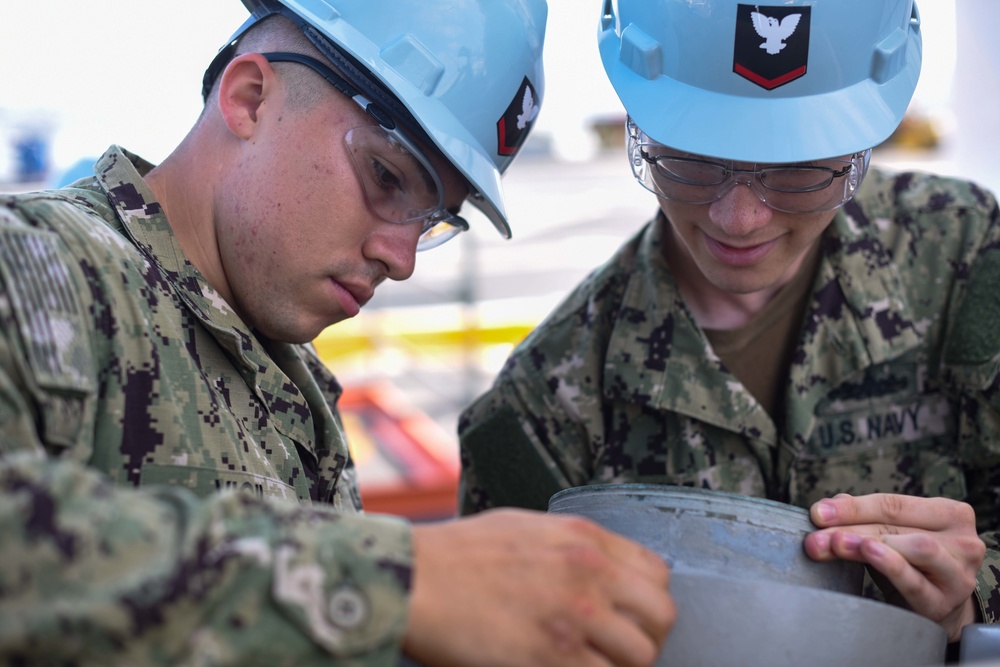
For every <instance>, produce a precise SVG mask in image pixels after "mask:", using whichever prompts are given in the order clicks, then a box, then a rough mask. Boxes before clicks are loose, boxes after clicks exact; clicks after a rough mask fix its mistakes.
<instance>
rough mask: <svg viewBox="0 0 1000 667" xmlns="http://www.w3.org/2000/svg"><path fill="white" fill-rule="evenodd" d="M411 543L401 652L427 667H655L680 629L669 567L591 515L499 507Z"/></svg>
mask: <svg viewBox="0 0 1000 667" xmlns="http://www.w3.org/2000/svg"><path fill="white" fill-rule="evenodd" d="M413 535H414V542H413V544H414V580H413V587H412V592H411V601H410V615H409V620H408V626H407V633H406V637H405V639H404V646H405V648H406V650H407V652H408V653H409V654H410V655H411V657H413V658H415V659H417V660H419V661H421V662H423V663H425V664H462V665H466V666H475V665H511V666H512V667H513V666H515V665H524V664H531V665H541V666H544V665H566V664H572V665H581V666H584V667H589V666H590V665H595V666H604V665H616V666H621V667H648V665H651V664H653V663H654V661H655V660H656V658H657V656H658V654H659V651H660V648H661V646H662V644H663V642H664V640H665V638H666V635H667V633H668V632H669V630H670V628H671V627H672V626H673V623H674V618H675V610H674V605H673V600H672V599H671V597H670V594H669V591H668V585H669V579H670V573H669V569H668V568H667V566H666V564H665V563H664V562H663V560H662V559H661V558H660V557H658V556H657V555H656V554H654V553H653V552H651V551H649V550H648V549H645V548H644V547H642V546H640V545H638V544H636V543H635V542H632V541H631V540H627V539H625V538H624V537H621V536H620V535H616V534H614V533H611V532H609V531H607V530H605V529H603V528H601V527H599V526H598V525H597V524H595V523H593V522H591V521H588V520H586V519H582V518H578V517H570V516H556V515H547V514H541V513H536V512H524V511H517V510H494V511H491V512H484V513H482V514H479V515H476V516H475V517H470V518H468V519H461V520H457V521H453V522H443V523H440V524H430V525H424V526H415V527H414V529H413Z"/></svg>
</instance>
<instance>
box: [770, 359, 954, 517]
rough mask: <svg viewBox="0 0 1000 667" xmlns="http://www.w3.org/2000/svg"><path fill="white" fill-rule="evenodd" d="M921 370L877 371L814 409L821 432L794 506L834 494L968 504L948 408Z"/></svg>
mask: <svg viewBox="0 0 1000 667" xmlns="http://www.w3.org/2000/svg"><path fill="white" fill-rule="evenodd" d="M925 376H926V374H925V373H924V370H923V367H922V366H919V365H917V364H907V365H903V366H895V367H892V366H885V367H877V368H876V369H875V370H873V371H870V372H869V373H868V374H866V376H865V377H864V378H863V379H862V380H861V381H860V382H857V383H845V384H843V385H841V386H840V387H838V388H837V389H836V390H835V391H834V392H832V393H831V394H830V396H829V397H828V399H827V400H826V401H824V402H822V403H820V405H819V406H818V407H817V410H816V417H817V419H816V424H815V427H814V428H813V431H812V434H811V436H810V437H809V439H808V441H807V443H806V445H805V447H803V449H802V451H801V452H800V453H799V456H798V457H797V458H796V461H795V463H794V464H793V469H792V481H791V485H790V493H791V498H792V502H793V503H795V504H798V505H801V506H806V505H808V504H810V503H812V502H815V501H816V500H819V499H820V498H825V497H830V496H833V495H836V494H837V493H850V494H855V495H861V494H868V493H902V494H908V495H921V496H947V497H950V498H963V497H964V496H965V478H964V475H963V473H962V470H961V468H960V467H959V466H958V463H957V459H956V450H955V434H956V431H957V427H956V419H955V415H954V414H953V409H952V407H951V403H950V401H949V400H948V399H947V397H945V396H944V395H943V394H941V393H939V392H938V391H937V390H936V389H935V388H934V387H929V386H928V383H927V382H926V380H925Z"/></svg>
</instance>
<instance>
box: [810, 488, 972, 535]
mask: <svg viewBox="0 0 1000 667" xmlns="http://www.w3.org/2000/svg"><path fill="white" fill-rule="evenodd" d="M809 516H810V518H811V519H812V521H813V523H814V524H816V525H817V526H819V527H820V528H825V527H830V526H854V525H858V524H877V523H881V524H885V525H889V526H908V527H911V528H919V529H922V530H945V529H947V528H950V527H953V526H955V525H963V524H964V525H968V524H970V523H971V524H972V525H975V512H974V511H973V510H972V508H971V507H970V506H969V505H967V504H966V503H962V502H958V501H956V500H951V499H950V498H920V497H917V496H904V495H900V494H895V493H873V494H869V495H865V496H850V495H847V494H846V493H841V494H838V495H836V496H834V497H833V498H824V499H823V500H820V501H818V502H816V503H814V504H813V506H812V507H811V508H810V510H809Z"/></svg>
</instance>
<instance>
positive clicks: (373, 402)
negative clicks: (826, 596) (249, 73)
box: [0, 0, 1000, 518]
mask: <svg viewBox="0 0 1000 667" xmlns="http://www.w3.org/2000/svg"><path fill="white" fill-rule="evenodd" d="M2 1H3V5H2V6H3V8H4V9H5V10H6V11H5V12H4V18H3V19H2V20H0V66H2V68H3V70H2V71H3V75H2V81H3V85H2V86H0V193H2V192H16V191H21V190H29V189H37V188H39V187H48V186H52V185H55V184H59V183H61V182H65V181H66V180H67V179H68V178H70V176H76V175H78V174H80V173H81V172H80V169H81V167H83V168H85V169H86V170H87V171H88V173H89V168H90V165H91V164H92V162H93V160H94V159H95V158H96V157H97V156H99V155H100V154H101V153H103V152H104V150H105V149H106V148H107V147H108V146H109V145H111V144H113V143H114V144H119V145H121V146H124V147H125V148H128V149H129V150H131V151H132V152H135V153H138V154H139V155H141V156H143V157H145V158H146V159H148V160H150V161H152V162H158V161H160V160H162V159H163V158H164V157H165V156H166V155H167V154H168V153H169V151H170V150H171V149H172V148H173V147H174V146H175V145H176V144H177V143H178V142H179V141H180V140H181V139H182V138H183V136H184V134H185V133H186V132H187V130H188V129H189V127H190V126H191V124H192V123H193V122H194V120H195V119H196V117H197V116H198V114H199V113H200V111H201V98H200V88H201V77H202V74H203V71H204V68H205V67H206V66H207V64H208V63H209V61H211V59H212V57H213V56H214V55H215V53H216V51H217V50H218V48H219V47H221V46H222V45H223V44H224V43H225V42H226V41H227V38H228V37H229V36H230V35H231V34H232V33H233V32H234V31H235V30H236V28H237V27H238V26H239V25H240V24H241V23H242V22H243V20H244V19H245V18H246V10H245V9H244V8H243V6H242V3H241V2H239V0H169V1H168V0H90V1H89V2H86V3H81V2H79V1H78V0H2ZM432 1H433V0H428V2H432ZM602 4H603V2H602V0H549V18H548V28H547V34H546V51H545V68H546V81H545V94H544V101H543V106H542V111H541V113H540V115H539V117H538V120H537V125H536V129H535V131H534V133H533V135H532V136H531V138H530V139H529V140H528V143H527V144H526V145H525V147H524V150H523V151H522V153H521V155H520V156H519V157H518V159H517V161H516V163H515V165H514V166H513V168H512V169H511V170H510V171H509V172H508V174H507V176H506V177H505V189H506V194H507V205H508V212H509V214H510V220H511V226H512V228H513V233H514V237H513V239H511V240H509V241H503V240H502V239H500V238H499V236H497V235H496V233H495V231H494V230H493V228H492V226H491V225H490V224H488V222H487V221H486V220H485V218H483V217H482V216H479V215H477V214H476V213H475V212H472V213H470V214H469V218H470V222H471V223H472V230H471V231H470V233H467V234H463V235H462V236H460V237H459V238H458V239H457V240H455V241H452V242H451V243H449V244H447V245H445V246H442V247H441V248H438V249H435V250H432V251H430V252H428V253H425V254H421V255H419V256H418V260H417V270H416V272H415V274H414V277H413V278H411V279H410V280H408V281H406V282H404V283H392V284H387V285H383V286H382V287H381V288H380V291H379V293H378V295H377V296H376V297H375V299H373V300H372V302H371V303H370V304H369V305H368V306H367V307H366V309H365V311H364V312H363V313H362V314H361V315H359V316H358V317H356V318H354V319H353V320H351V321H349V322H345V323H342V324H339V325H337V326H335V327H332V328H331V329H329V330H327V331H326V332H324V333H323V334H322V335H321V336H320V337H319V338H318V339H317V341H316V347H317V349H318V351H319V352H320V354H321V355H322V356H323V358H324V359H325V360H326V361H327V363H328V364H329V365H330V366H331V368H333V370H334V371H335V372H336V373H337V375H338V377H339V378H340V379H341V381H342V382H343V384H344V385H345V386H346V388H347V394H346V395H345V403H344V415H345V423H346V426H347V428H348V430H349V434H350V438H351V441H352V448H353V453H354V456H355V459H356V460H357V462H358V465H359V468H361V479H362V492H363V495H364V497H365V501H366V504H367V506H368V508H369V509H371V510H377V511H388V512H393V513H400V514H406V515H408V516H412V517H414V518H436V517H440V516H447V515H448V514H450V513H451V512H453V511H454V485H455V477H456V472H457V437H456V435H455V425H456V421H457V416H458V414H459V412H460V411H461V409H462V408H463V407H464V406H465V405H467V404H468V403H469V402H471V401H472V400H473V399H474V398H475V397H476V396H477V395H479V393H481V392H482V391H483V390H484V389H485V388H486V387H487V386H488V385H489V383H490V381H491V380H492V378H493V376H494V375H495V374H496V372H497V371H498V370H499V368H500V366H501V364H502V363H503V360H504V359H505V358H506V356H507V354H508V353H509V352H510V350H511V348H512V347H513V345H514V344H516V343H517V342H518V341H519V340H520V339H521V338H523V336H524V335H526V334H527V332H528V331H530V330H531V328H532V327H534V326H535V325H536V324H537V323H538V322H539V321H541V319H542V318H543V317H544V316H545V314H546V313H548V312H549V311H550V310H551V309H552V308H553V307H554V306H555V305H556V304H557V303H558V302H559V301H560V300H561V299H562V298H563V297H564V296H565V294H566V293H567V291H568V290H569V289H570V288H572V287H573V286H574V285H575V284H576V283H577V282H579V281H580V280H581V279H582V278H583V277H584V276H585V275H586V274H587V273H588V272H589V271H591V270H592V269H593V268H595V267H596V266H598V265H599V264H601V263H602V262H603V261H604V260H605V259H607V258H608V257H609V256H610V255H611V254H612V253H613V252H614V250H615V249H616V248H617V247H618V245H620V244H621V243H622V242H623V241H624V240H626V239H627V238H628V237H629V236H631V235H632V234H633V233H635V232H636V231H637V230H638V229H639V228H640V227H641V226H642V225H643V223H645V222H646V220H647V219H648V218H649V217H651V216H652V214H653V213H654V212H655V206H656V204H655V201H654V198H653V196H652V195H650V194H649V193H647V192H646V191H645V190H643V189H642V188H641V187H639V186H638V185H637V184H635V183H634V181H633V180H632V177H631V174H630V171H629V168H628V164H627V162H626V161H625V157H624V150H623V144H624V139H623V133H622V121H623V119H624V112H623V110H622V108H621V105H620V104H619V102H618V99H617V97H616V96H615V94H614V91H613V90H612V88H611V85H610V84H609V83H608V81H607V79H606V77H605V75H604V70H603V67H602V66H601V63H600V58H599V56H598V52H597V39H596V34H597V21H598V16H599V13H600V9H601V6H602ZM919 9H920V14H921V19H922V31H923V45H924V60H923V70H922V73H921V79H920V83H919V85H918V88H917V91H916V94H915V95H914V99H913V101H912V103H911V105H910V109H909V111H908V113H907V117H906V119H905V121H904V123H903V125H902V126H901V127H900V130H899V131H898V132H897V133H896V134H895V135H894V136H893V137H892V138H891V139H890V140H889V141H888V142H886V144H884V145H882V146H879V147H878V148H877V149H876V150H875V151H874V153H873V161H874V162H875V163H877V164H881V165H883V166H886V167H890V168H915V169H924V170H932V171H937V172H940V173H946V174H953V175H957V176H964V177H968V178H972V179H974V180H977V181H979V182H980V183H981V184H983V185H985V186H987V187H989V188H991V189H993V190H1000V159H998V158H997V150H998V148H1000V114H998V112H997V109H998V108H1000V72H998V69H1000V40H997V39H996V37H995V32H996V26H997V25H998V24H1000V3H998V2H996V0H922V1H921V2H920V3H919ZM467 208H468V207H467Z"/></svg>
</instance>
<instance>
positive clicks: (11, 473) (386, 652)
mask: <svg viewBox="0 0 1000 667" xmlns="http://www.w3.org/2000/svg"><path fill="white" fill-rule="evenodd" d="M149 169H151V165H149V164H148V163H145V162H143V161H142V160H141V159H139V158H137V157H135V156H133V155H130V154H128V153H126V152H124V151H122V150H121V149H119V148H117V147H112V148H111V149H109V150H108V152H107V153H105V155H104V156H103V157H102V158H101V159H100V161H99V162H98V163H97V164H96V165H95V172H96V174H97V178H96V179H84V180H82V181H78V182H77V183H75V184H72V185H71V186H70V187H68V188H65V189H62V190H57V191H48V192H41V193H32V194H25V195H8V196H0V534H2V536H3V539H2V540H0V662H4V663H5V664H6V663H10V664H41V663H44V664H80V665H83V664H92V665H119V664H120V665H124V664H130V665H179V664H201V665H211V664H224V663H225V664H247V665H251V664H253V665H281V664H289V665H291V664H294V665H309V664H320V663H322V664H329V663H330V662H331V656H333V657H336V658H338V659H339V660H338V661H337V664H345V665H383V664H384V665H395V664H397V662H398V655H399V653H398V652H399V642H400V640H401V637H402V633H403V630H404V628H405V625H406V609H407V596H408V590H409V585H410V576H411V556H412V554H411V545H410V530H409V525H408V524H407V523H406V522H404V521H402V520H399V519H393V518H388V517H370V516H365V515H363V514H360V513H359V511H360V499H359V496H358V494H357V486H356V483H355V476H354V468H353V465H352V463H351V461H350V456H349V454H348V449H347V443H346V441H345V438H344V431H343V428H342V426H341V422H340V416H339V414H338V412H337V410H336V402H337V399H338V398H339V396H340V387H339V385H338V384H337V381H336V380H335V378H334V377H333V376H332V375H331V374H330V372H329V371H328V370H327V369H326V368H325V367H324V366H323V364H322V363H321V362H320V360H319V359H318V358H317V357H316V355H315V353H314V352H313V351H312V349H311V347H309V346H292V345H287V344H277V343H265V342H263V341H262V340H260V339H258V338H257V337H255V336H254V334H253V333H251V331H249V330H248V329H247V327H246V325H245V324H244V323H243V322H242V321H241V320H240V319H239V318H238V317H237V315H236V314H235V313H234V312H233V311H232V310H231V309H230V308H229V307H228V305H227V304H226V302H225V301H224V300H223V299H222V298H221V297H220V296H219V294H218V293H217V292H215V291H214V290H213V289H212V288H211V287H210V286H209V285H208V283H207V282H206V281H205V279H204V277H203V276H202V275H201V274H200V273H199V272H198V271H197V270H196V269H195V268H194V267H193V266H192V265H191V264H190V263H189V262H188V260H187V259H186V258H185V257H184V254H183V253H182V251H181V249H180V246H179V245H178V243H177V241H176V239H175V238H174V236H173V235H172V234H171V231H170V227H169V225H168V223H167V220H166V217H165V216H164V213H163V210H162V209H161V207H160V205H159V204H158V203H157V202H156V201H155V199H154V197H153V193H152V191H151V190H149V189H148V187H147V186H146V185H145V182H144V181H143V180H142V174H144V173H146V172H148V170H149ZM265 345H266V347H265Z"/></svg>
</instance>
